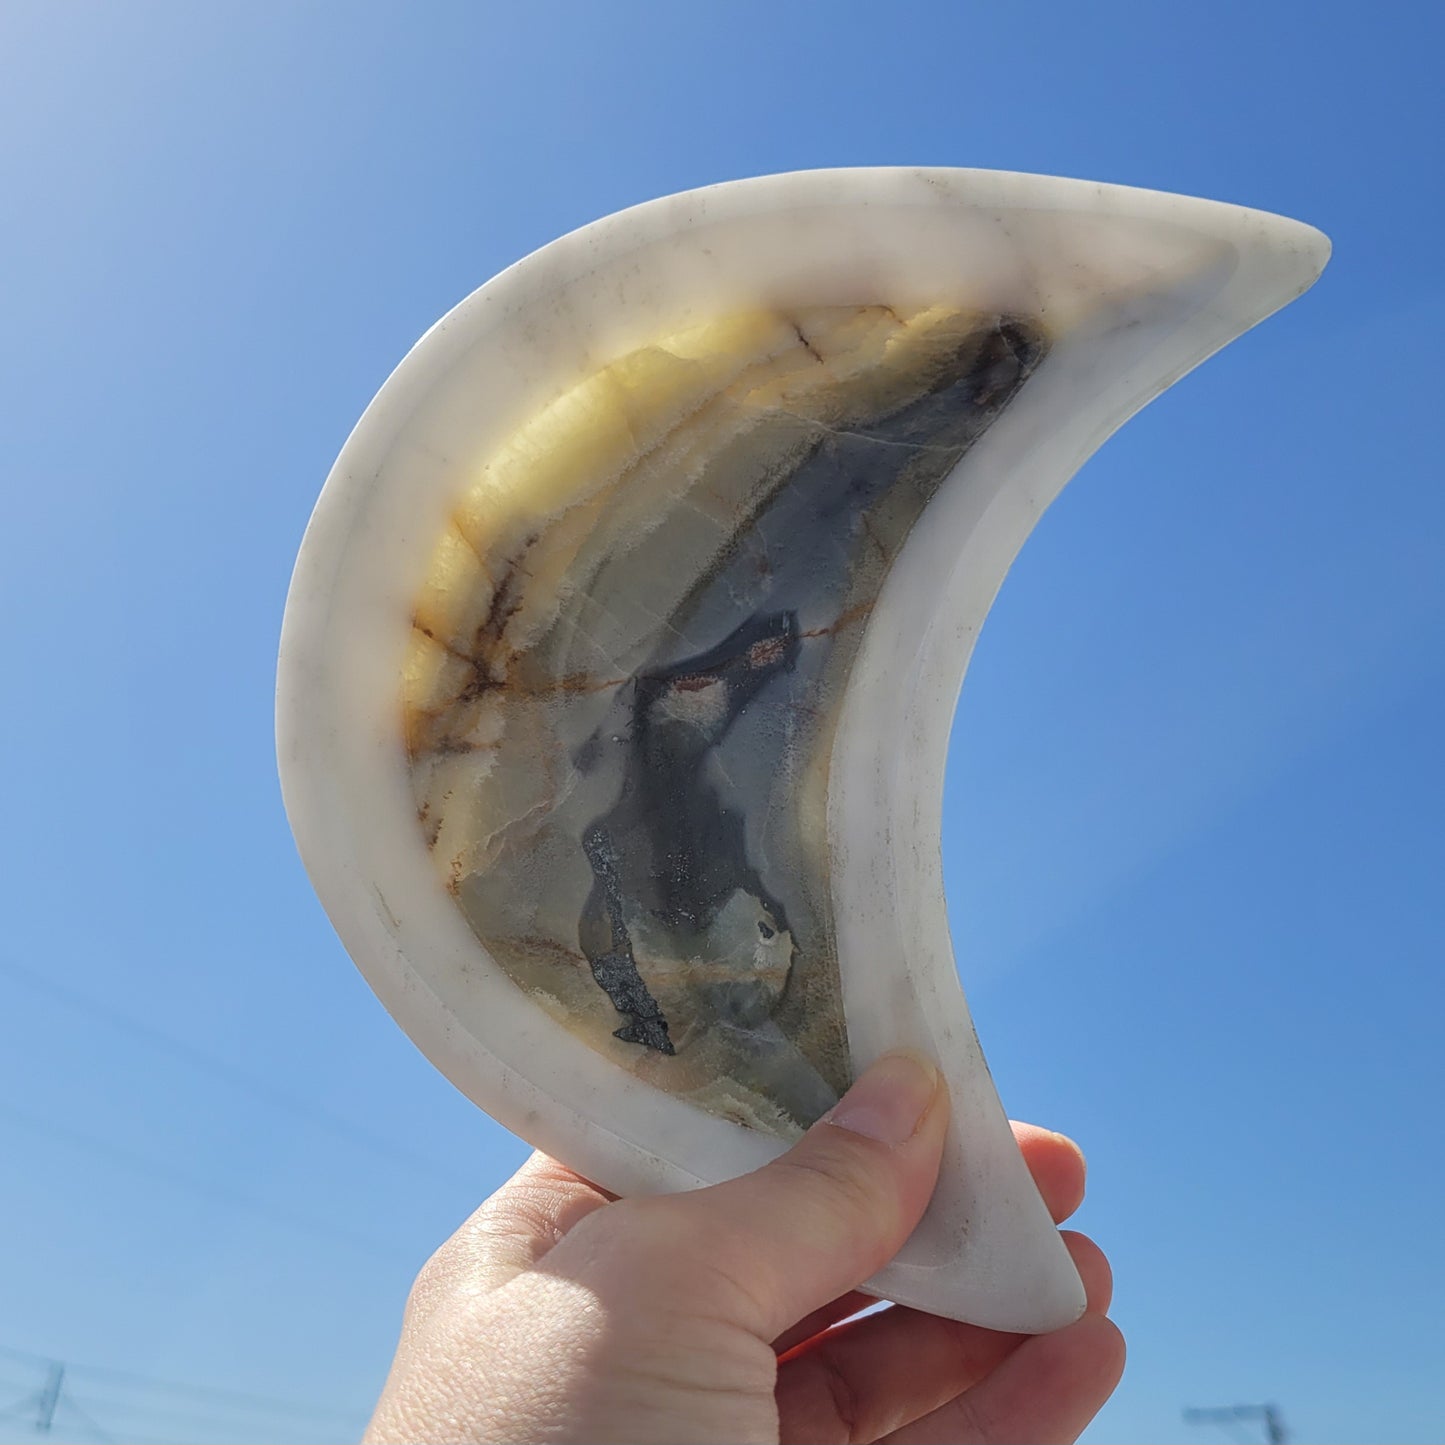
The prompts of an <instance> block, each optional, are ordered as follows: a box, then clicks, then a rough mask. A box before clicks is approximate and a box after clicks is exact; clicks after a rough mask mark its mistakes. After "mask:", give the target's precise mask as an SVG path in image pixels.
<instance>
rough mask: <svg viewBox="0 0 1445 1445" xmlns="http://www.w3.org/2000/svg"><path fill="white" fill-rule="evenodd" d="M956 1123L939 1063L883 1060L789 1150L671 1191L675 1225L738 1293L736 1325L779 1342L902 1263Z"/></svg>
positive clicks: (914, 1058) (901, 1057)
mask: <svg viewBox="0 0 1445 1445" xmlns="http://www.w3.org/2000/svg"><path fill="white" fill-rule="evenodd" d="M947 1121H948V1095H947V1091H946V1090H945V1089H944V1088H943V1085H942V1078H941V1076H940V1074H939V1072H938V1070H937V1068H936V1067H935V1066H934V1065H933V1064H932V1063H931V1062H930V1061H929V1060H927V1059H925V1058H922V1057H921V1056H919V1055H916V1054H911V1053H894V1054H885V1055H884V1056H883V1057H882V1058H881V1059H879V1060H878V1061H877V1062H876V1063H875V1064H873V1065H872V1067H870V1068H869V1069H868V1070H867V1071H866V1072H865V1073H864V1074H863V1075H862V1077H861V1078H859V1080H858V1082H857V1083H855V1084H854V1085H853V1087H852V1088H851V1089H849V1090H848V1092H847V1093H846V1094H845V1095H844V1096H843V1098H842V1099H841V1100H839V1102H838V1103H837V1104H836V1105H834V1107H833V1108H832V1109H831V1110H830V1111H829V1112H828V1113H827V1114H825V1115H824V1116H823V1118H822V1119H820V1120H819V1121H818V1122H817V1123H816V1124H814V1125H813V1127H812V1128H811V1129H809V1130H808V1132H807V1133H806V1134H805V1135H804V1136H803V1138H802V1139H800V1140H799V1141H798V1143H797V1144H795V1145H794V1146H793V1148H791V1149H790V1150H788V1152H787V1153H786V1154H783V1155H781V1156H780V1157H779V1158H777V1159H775V1160H773V1161H772V1163H770V1164H766V1165H764V1166H763V1168H761V1169H759V1170H756V1171H755V1172H754V1173H752V1174H745V1175H743V1176H742V1177H741V1178H738V1179H733V1180H729V1181H728V1182H727V1183H726V1184H717V1185H713V1186H712V1187H711V1188H707V1189H699V1190H696V1191H695V1192H693V1193H691V1194H684V1195H675V1196H673V1198H672V1199H671V1200H669V1201H668V1203H669V1204H670V1205H672V1206H673V1207H675V1208H676V1209H677V1211H678V1214H679V1215H680V1216H681V1217H680V1218H678V1219H677V1220H675V1221H674V1222H675V1223H676V1224H678V1225H680V1226H683V1227H684V1228H686V1229H687V1230H688V1231H689V1232H690V1234H691V1237H692V1238H693V1239H705V1240H707V1242H708V1246H707V1248H708V1257H709V1262H710V1265H711V1266H712V1269H713V1270H714V1271H716V1272H717V1273H718V1274H721V1275H723V1276H724V1277H726V1278H728V1279H730V1280H731V1281H732V1282H733V1283H734V1284H735V1285H736V1286H737V1287H738V1288H737V1291H736V1299H737V1302H738V1303H737V1307H736V1309H735V1310H734V1311H733V1313H734V1315H735V1316H736V1322H737V1323H738V1324H741V1325H745V1326H746V1327H747V1328H748V1329H750V1330H752V1331H754V1332H755V1333H756V1334H757V1335H758V1337H759V1338H760V1339H765V1340H771V1339H773V1338H775V1337H776V1336H777V1335H779V1334H781V1333H782V1332H783V1331H784V1330H785V1329H787V1328H788V1326H790V1325H792V1324H795V1323H796V1322H797V1321H798V1320H800V1319H801V1318H803V1316H804V1315H807V1314H810V1313H812V1311H813V1310H816V1309H820V1308H821V1307H822V1306H823V1305H825V1304H827V1303H828V1302H829V1301H830V1300H833V1299H836V1298H837V1297H838V1296H839V1295H842V1294H846V1293H847V1292H848V1291H849V1290H851V1289H853V1288H855V1287H856V1286H857V1285H859V1284H861V1283H862V1282H863V1281H864V1280H865V1279H867V1278H869V1276H870V1275H873V1274H874V1273H876V1272H877V1271H878V1270H879V1269H880V1268H882V1266H883V1265H885V1264H886V1263H887V1262H888V1261H889V1260H890V1259H892V1258H893V1256H894V1255H895V1254H896V1253H897V1252H898V1250H899V1249H900V1248H901V1246H902V1244H903V1242H904V1240H906V1239H907V1238H908V1236H909V1235H910V1234H911V1233H912V1232H913V1227H914V1225H916V1224H917V1223H918V1221H919V1219H920V1218H921V1216H922V1214H923V1211H924V1209H925V1208H927V1206H928V1201H929V1198H930V1196H931V1195H932V1193H933V1186H934V1184H935V1183H936V1182H937V1179H938V1166H939V1162H940V1160H941V1158H942V1155H943V1136H944V1131H945V1129H946V1127H947Z"/></svg>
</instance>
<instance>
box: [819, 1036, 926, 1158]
mask: <svg viewBox="0 0 1445 1445" xmlns="http://www.w3.org/2000/svg"><path fill="white" fill-rule="evenodd" d="M937 1092H938V1069H937V1068H936V1067H935V1066H934V1064H933V1063H932V1062H931V1061H930V1060H928V1059H925V1058H923V1057H922V1056H920V1055H918V1054H903V1053H899V1054H884V1056H883V1057H882V1058H881V1059H879V1060H878V1061H877V1062H876V1063H875V1064H873V1065H872V1066H871V1067H869V1068H868V1069H867V1070H866V1071H865V1073H864V1074H863V1077H862V1078H860V1079H859V1080H858V1082H857V1083H856V1084H854V1085H853V1087H852V1088H851V1089H849V1090H848V1092H847V1093H846V1094H844V1095H843V1097H842V1098H841V1099H839V1100H838V1102H837V1103H836V1104H834V1106H833V1107H832V1108H831V1109H830V1110H829V1111H828V1112H827V1113H826V1114H824V1115H823V1118H824V1120H825V1121H826V1122H827V1123H829V1124H832V1125H833V1126H834V1128H837V1129H847V1130H848V1131H849V1132H850V1133H853V1134H862V1135H864V1136H865V1137H867V1138H869V1139H877V1140H878V1141H879V1142H880V1143H882V1144H904V1143H906V1142H907V1141H908V1140H909V1139H911V1138H912V1137H913V1136H914V1134H915V1133H916V1132H917V1130H918V1126H919V1124H921V1123H922V1122H923V1116H924V1115H925V1114H926V1113H927V1112H928V1106H929V1105H930V1104H931V1103H932V1102H933V1097H934V1095H935V1094H937Z"/></svg>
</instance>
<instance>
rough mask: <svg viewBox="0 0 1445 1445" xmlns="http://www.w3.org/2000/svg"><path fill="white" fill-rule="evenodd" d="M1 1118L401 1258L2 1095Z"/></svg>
mask: <svg viewBox="0 0 1445 1445" xmlns="http://www.w3.org/2000/svg"><path fill="white" fill-rule="evenodd" d="M0 1119H4V1120H8V1121H9V1122H10V1123H12V1124H17V1125H19V1126H20V1127H21V1128H24V1129H30V1130H33V1131H34V1132H35V1133H38V1134H43V1135H44V1136H45V1137H46V1138H48V1139H58V1140H60V1141H61V1142H62V1143H65V1144H68V1145H69V1146H70V1147H72V1148H75V1149H81V1150H84V1151H85V1152H86V1153H87V1154H92V1153H99V1154H104V1155H106V1156H108V1157H109V1158H110V1159H111V1160H112V1161H113V1162H115V1163H117V1164H120V1165H122V1166H123V1167H125V1168H127V1169H131V1170H133V1171H135V1172H136V1173H139V1174H149V1175H151V1176H152V1177H153V1178H156V1179H160V1180H163V1181H164V1182H165V1183H167V1184H169V1185H171V1187H172V1188H176V1189H184V1190H188V1191H189V1192H190V1193H192V1194H199V1195H202V1196H204V1197H205V1198H207V1199H212V1200H217V1201H219V1202H220V1203H222V1204H225V1205H228V1206H230V1207H232V1208H236V1209H244V1210H248V1211H250V1212H251V1213H252V1214H257V1215H260V1216H262V1217H264V1218H267V1219H270V1220H272V1221H273V1222H275V1223H279V1224H285V1225H287V1226H289V1227H290V1228H292V1229H299V1230H302V1231H303V1232H305V1233H307V1234H315V1235H320V1236H321V1238H323V1239H326V1240H328V1241H332V1242H334V1241H337V1240H341V1241H343V1242H345V1243H347V1244H350V1245H352V1246H353V1247H354V1248H357V1249H362V1250H365V1251H366V1252H367V1253H372V1254H382V1255H385V1256H389V1257H391V1258H393V1259H396V1260H398V1261H400V1260H401V1259H402V1257H403V1251H402V1250H401V1249H399V1248H398V1247H397V1244H396V1241H394V1240H391V1241H388V1240H382V1239H374V1238H372V1237H371V1236H370V1235H367V1234H359V1233H357V1232H356V1231H355V1230H353V1229H349V1228H347V1227H346V1226H345V1225H343V1224H340V1223H338V1222H335V1221H332V1220H322V1219H312V1218H310V1217H309V1216H307V1215H304V1214H295V1213H293V1212H292V1211H291V1210H289V1209H285V1208H282V1207H281V1206H279V1205H275V1204H271V1203H268V1202H267V1201H266V1200H264V1199H258V1198H256V1197H255V1196H253V1195H247V1194H241V1193H238V1192H237V1191H236V1190H234V1189H229V1188H226V1187H223V1186H221V1185H218V1184H213V1183H212V1182H211V1181H210V1180H208V1179H205V1178H203V1177H202V1176H200V1175H198V1174H191V1173H188V1172H187V1171H186V1170H183V1169H177V1168H176V1167H175V1165H173V1164H166V1163H162V1162H161V1161H159V1160H156V1159H150V1158H147V1157H146V1156H145V1155H143V1154H136V1153H133V1152H131V1151H130V1150H129V1149H125V1148H122V1147H121V1146H120V1145H118V1144H115V1143H113V1142H112V1141H111V1140H109V1139H103V1138H100V1137H98V1136H97V1135H94V1134H87V1133H85V1132H84V1131H82V1130H80V1129H76V1128H74V1127H73V1126H72V1125H69V1124H60V1123H56V1122H55V1121H54V1120H53V1119H43V1118H41V1117H39V1116H38V1115H35V1114H29V1113H26V1112H25V1111H24V1110H22V1109H17V1108H15V1107H14V1106H13V1105H12V1104H9V1103H6V1102H5V1101H3V1100H0ZM406 1257H407V1258H408V1259H409V1260H411V1256H410V1252H409V1251H408V1252H406ZM411 1263H413V1264H414V1263H415V1260H411Z"/></svg>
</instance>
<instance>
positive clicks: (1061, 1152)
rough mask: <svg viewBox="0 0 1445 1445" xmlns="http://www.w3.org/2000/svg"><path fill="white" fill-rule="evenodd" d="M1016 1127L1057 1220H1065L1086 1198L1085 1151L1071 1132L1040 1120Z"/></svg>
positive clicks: (1021, 1147) (1021, 1149)
mask: <svg viewBox="0 0 1445 1445" xmlns="http://www.w3.org/2000/svg"><path fill="white" fill-rule="evenodd" d="M1013 1131H1014V1138H1015V1139H1016V1140H1017V1141H1018V1146H1019V1152H1020V1153H1022V1155H1023V1156H1024V1163H1025V1164H1027V1165H1028V1169H1029V1173H1030V1174H1032V1175H1033V1179H1034V1184H1035V1186H1036V1187H1037V1189H1038V1191H1039V1193H1040V1194H1041V1195H1042V1196H1043V1200H1044V1203H1045V1204H1046V1205H1047V1206H1048V1210H1049V1213H1050V1215H1051V1216H1052V1217H1053V1221H1054V1223H1055V1224H1061V1223H1062V1222H1063V1221H1064V1220H1066V1219H1067V1218H1068V1217H1069V1216H1070V1215H1071V1214H1072V1213H1073V1212H1074V1211H1075V1210H1076V1209H1077V1208H1078V1207H1079V1205H1080V1204H1082V1203H1083V1202H1084V1186H1085V1180H1086V1176H1087V1172H1088V1170H1087V1165H1086V1163H1085V1160H1084V1151H1083V1150H1082V1149H1080V1148H1079V1146H1078V1145H1077V1144H1076V1143H1075V1142H1074V1141H1073V1140H1072V1139H1070V1138H1069V1136H1068V1135H1067V1134H1059V1133H1056V1132H1055V1131H1054V1130H1052V1129H1041V1128H1040V1127H1039V1126H1038V1125H1037V1124H1020V1123H1015V1124H1014V1126H1013Z"/></svg>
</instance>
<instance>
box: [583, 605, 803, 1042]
mask: <svg viewBox="0 0 1445 1445" xmlns="http://www.w3.org/2000/svg"><path fill="white" fill-rule="evenodd" d="M798 652H799V642H798V622H797V618H796V616H795V615H794V614H793V613H791V612H781V613H776V614H773V615H771V616H765V617H750V618H748V620H747V621H746V622H744V623H743V624H742V626H741V627H739V628H738V629H737V630H736V631H735V632H734V633H733V634H732V636H731V637H729V638H727V639H726V640H725V641H723V642H721V643H720V644H719V645H718V646H717V647H714V648H712V649H710V650H709V651H707V652H705V653H701V654H699V655H698V656H696V657H690V658H685V659H684V660H683V661H681V662H679V663H676V664H674V665H673V666H671V667H668V668H665V669H663V670H661V671H659V672H655V673H649V674H646V675H645V676H642V677H639V678H638V679H637V680H636V683H635V702H634V704H633V707H632V726H631V732H630V738H631V742H630V746H629V752H628V762H627V769H626V772H625V774H624V783H623V791H622V797H621V798H620V800H619V801H618V803H617V805H616V806H615V807H614V808H612V809H611V810H610V811H609V812H608V813H606V814H605V815H604V816H603V817H601V818H599V819H598V820H597V822H595V823H594V824H593V825H592V826H591V827H590V828H588V830H587V832H586V833H585V835H584V836H583V839H582V846H583V848H584V849H585V850H586V853H587V861H588V862H589V863H590V864H591V865H592V871H593V873H594V874H595V875H596V878H597V882H596V885H595V886H594V887H593V889H592V893H591V896H590V897H589V898H588V900H587V904H586V907H585V909H584V911H583V915H582V927H581V933H582V939H583V944H584V951H585V952H586V954H587V959H588V962H589V963H590V964H591V965H592V976H593V977H594V978H595V979H596V980H597V982H598V983H599V984H600V985H601V987H602V989H603V990H604V991H605V992H606V994H607V996H608V998H610V999H611V1000H612V1003H613V1006H614V1007H615V1008H616V1009H617V1012H618V1013H620V1014H625V1015H626V1016H627V1020H628V1021H627V1023H626V1024H625V1025H623V1027H622V1028H620V1029H618V1030H617V1032H616V1037H617V1038H619V1039H622V1040H624V1041H625V1042H627V1043H633V1044H645V1045H646V1046H647V1047H648V1048H652V1049H657V1050H659V1051H660V1052H661V1053H664V1054H671V1053H673V1052H674V1049H673V1046H672V1039H671V1038H670V1036H669V1034H668V1031H667V1020H666V1019H665V1018H664V1017H663V1015H662V1010H661V1009H660V1008H659V1007H658V1004H657V1002H656V1000H655V999H654V998H653V997H652V994H651V993H650V992H649V991H648V988H647V985H646V984H645V983H644V982H643V980H642V976H641V974H639V973H638V970H637V964H636V961H635V960H634V959H633V956H632V942H631V939H630V938H629V937H628V932H627V923H626V912H627V909H626V908H625V907H624V898H625V899H626V900H627V902H628V903H630V904H631V905H632V907H633V908H641V909H643V910H645V911H646V912H647V913H649V914H650V915H651V916H652V917H653V918H655V919H657V920H658V921H659V922H660V923H661V924H662V925H663V927H664V928H666V929H668V930H669V931H670V932H671V933H672V934H673V935H674V936H676V937H678V938H679V939H681V938H683V937H688V938H696V937H697V936H698V935H699V933H701V932H703V931H705V930H706V928H707V926H708V925H709V924H710V923H711V922H712V920H713V919H714V917H715V916H716V914H717V911H718V909H719V908H720V907H721V906H722V905H723V904H724V903H725V902H726V901H727V900H728V899H729V898H731V897H732V896H733V895H734V894H735V893H737V892H738V891H739V890H740V889H741V890H743V891H744V892H745V893H746V894H748V895H751V896H752V897H754V898H756V899H758V900H759V901H760V902H761V903H762V904H763V906H764V908H765V909H766V911H767V912H768V914H769V916H771V917H774V918H777V919H782V918H783V907H782V904H781V903H779V902H778V900H777V899H775V898H773V897H772V896H771V894H769V892H768V890H767V887H766V885H765V884H764V882H763V880H762V878H761V877H760V876H759V875H758V872H757V870H756V869H755V868H753V866H752V865H751V864H750V863H749V862H748V858H747V847H746V843H745V841H744V838H743V820H742V817H741V815H740V814H738V813H735V812H729V811H728V810H727V809H726V808H725V807H724V806H723V803H722V800H721V798H719V796H718V794H717V792H716V790H715V789H713V788H712V787H710V786H708V784H707V783H706V781H705V780H704V779H703V765H704V764H705V762H706V760H707V756H708V754H709V752H711V751H712V750H713V749H714V748H715V747H716V746H717V745H718V743H719V742H721V740H722V739H723V737H725V736H726V734H727V732H728V730H729V729H730V728H731V727H732V725H733V723H734V722H735V721H736V720H737V717H738V715H739V714H740V713H741V712H742V711H743V709H744V708H745V707H746V706H747V705H748V703H749V702H750V701H751V700H752V699H753V698H754V697H755V696H756V695H757V693H758V692H759V690H760V689H761V688H762V687H763V686H764V685H765V684H767V683H768V682H769V681H771V680H772V679H773V677H775V676H776V675H777V674H778V673H780V672H788V671H791V670H792V668H793V667H794V665H795V664H796V662H797V659H798ZM702 688H709V689H711V688H717V689H720V690H721V692H722V705H721V707H720V708H719V709H718V713H717V717H716V720H715V721H713V720H709V721H708V722H705V723H698V722H696V721H692V720H686V721H684V720H682V719H680V718H677V717H674V716H671V715H669V713H668V712H667V711H666V709H665V708H659V707H658V706H657V704H658V703H659V702H663V701H665V700H666V697H667V694H668V693H669V692H670V691H673V690H677V691H697V690H701V689H702ZM603 915H605V919H606V922H605V926H604V924H603V921H602V920H603ZM784 927H786V922H784ZM758 929H759V934H760V936H761V937H763V938H771V937H773V936H774V935H775V934H776V933H777V932H778V930H777V929H775V928H773V927H772V926H771V925H770V924H768V923H766V922H761V921H760V922H759V923H758ZM604 936H605V937H606V939H607V945H608V946H607V948H606V951H605V952H598V951H594V949H593V948H591V947H587V944H588V942H589V941H590V940H593V939H599V938H602V937H604ZM702 991H703V992H704V993H705V994H706V996H707V1006H708V1008H709V1010H710V1012H711V1013H713V1014H714V1015H715V1016H716V1017H717V1018H718V1019H719V1020H725V1021H726V1022H728V1023H729V1024H732V1025H734V1026H736V1027H740V1028H748V1027H756V1026H757V1025H758V1024H760V1023H762V1022H763V1021H764V1020H765V1019H766V1018H767V1015H768V1012H769V1008H770V1005H771V1000H770V999H768V998H767V997H766V996H765V990H764V988H763V987H762V985H761V984H759V983H758V982H757V981H756V980H754V979H749V978H746V977H744V978H740V979H736V980H728V981H726V982H722V983H713V984H705V985H703V986H702Z"/></svg>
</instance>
